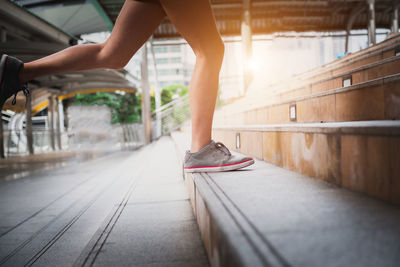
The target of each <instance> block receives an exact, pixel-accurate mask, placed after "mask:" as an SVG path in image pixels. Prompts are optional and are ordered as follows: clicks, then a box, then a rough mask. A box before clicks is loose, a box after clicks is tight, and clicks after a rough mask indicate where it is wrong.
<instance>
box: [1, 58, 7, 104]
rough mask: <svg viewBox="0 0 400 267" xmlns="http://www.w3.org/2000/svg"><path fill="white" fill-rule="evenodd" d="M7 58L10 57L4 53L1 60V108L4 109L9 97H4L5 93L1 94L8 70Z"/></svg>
mask: <svg viewBox="0 0 400 267" xmlns="http://www.w3.org/2000/svg"><path fill="white" fill-rule="evenodd" d="M7 58H8V56H7V55H2V57H1V60H0V110H2V109H3V105H4V103H5V102H6V100H7V99H2V98H3V95H2V94H1V89H2V88H3V79H4V73H5V71H6V63H7Z"/></svg>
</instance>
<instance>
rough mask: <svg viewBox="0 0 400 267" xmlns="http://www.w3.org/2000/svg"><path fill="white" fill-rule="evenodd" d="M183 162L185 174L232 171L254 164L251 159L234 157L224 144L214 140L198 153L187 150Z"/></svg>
mask: <svg viewBox="0 0 400 267" xmlns="http://www.w3.org/2000/svg"><path fill="white" fill-rule="evenodd" d="M183 161H184V163H183V168H184V170H185V172H220V171H232V170H237V169H240V168H244V167H247V166H249V165H251V164H253V163H254V160H253V158H251V157H240V156H236V155H232V154H231V152H230V151H229V149H228V148H227V147H226V146H225V145H224V144H223V143H221V142H214V140H211V141H210V142H209V143H208V144H207V145H205V146H204V147H203V148H202V149H201V150H199V151H197V152H194V153H191V152H190V151H189V150H187V151H186V153H185V158H184V160H183Z"/></svg>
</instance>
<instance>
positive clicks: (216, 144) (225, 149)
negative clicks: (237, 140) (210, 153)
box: [215, 142, 232, 156]
mask: <svg viewBox="0 0 400 267" xmlns="http://www.w3.org/2000/svg"><path fill="white" fill-rule="evenodd" d="M215 147H216V148H217V149H219V150H221V151H222V152H224V153H225V154H227V155H228V156H231V155H232V154H231V152H230V151H229V149H228V148H227V147H226V146H225V145H224V144H223V143H221V142H216V143H215Z"/></svg>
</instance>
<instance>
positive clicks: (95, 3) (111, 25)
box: [89, 0, 114, 32]
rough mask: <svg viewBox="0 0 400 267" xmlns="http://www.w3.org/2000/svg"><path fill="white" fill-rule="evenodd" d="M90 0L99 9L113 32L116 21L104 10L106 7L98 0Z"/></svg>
mask: <svg viewBox="0 0 400 267" xmlns="http://www.w3.org/2000/svg"><path fill="white" fill-rule="evenodd" d="M89 2H90V3H91V4H92V5H93V7H94V8H95V9H96V10H97V12H98V13H99V15H100V17H101V18H102V19H103V21H104V23H105V24H106V26H107V28H108V30H109V31H110V32H111V31H112V30H113V28H114V23H113V22H112V21H111V19H110V17H109V16H108V15H107V13H106V12H105V11H104V8H103V7H102V6H101V4H100V3H99V2H98V1H97V0H89Z"/></svg>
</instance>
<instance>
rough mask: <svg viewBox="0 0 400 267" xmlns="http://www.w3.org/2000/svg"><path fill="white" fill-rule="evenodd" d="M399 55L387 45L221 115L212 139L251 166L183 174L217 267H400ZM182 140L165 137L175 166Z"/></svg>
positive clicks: (184, 134) (184, 136)
mask: <svg viewBox="0 0 400 267" xmlns="http://www.w3.org/2000/svg"><path fill="white" fill-rule="evenodd" d="M399 47H400V37H399V36H397V37H394V38H391V39H388V40H386V41H385V42H382V43H380V44H378V45H376V46H373V47H370V48H368V49H365V50H363V51H360V52H358V53H355V54H352V55H349V56H346V57H344V58H342V59H339V60H336V61H335V62H332V63H330V64H327V65H325V66H322V67H320V68H317V69H315V70H312V71H309V72H307V73H303V74H301V75H298V76H296V77H294V78H293V79H291V80H290V81H285V82H282V83H279V84H274V85H269V86H266V88H263V89H262V90H260V91H253V92H249V93H248V95H246V96H245V97H244V98H242V99H238V100H236V101H235V102H233V103H230V104H227V105H225V106H222V107H220V108H219V109H218V110H217V111H216V113H215V115H214V127H213V139H214V140H217V141H222V142H224V144H225V145H227V146H228V148H229V149H230V150H231V151H232V152H233V153H243V154H247V155H251V156H253V157H255V158H256V164H255V165H253V166H251V167H249V168H245V169H242V170H239V171H233V172H222V173H197V174H196V173H195V174H184V179H185V183H186V187H187V190H188V193H189V196H190V199H191V205H192V208H193V211H194V213H195V216H196V219H197V223H198V225H199V228H200V232H201V236H202V239H203V242H204V245H205V248H206V251H207V254H208V257H209V261H210V263H211V265H212V266H252V267H253V266H398V263H399V262H400V253H399V251H400V228H399V227H398V225H399V223H400V208H399V207H398V206H396V205H393V204H400V167H399V166H400V164H399V163H400V120H399V119H400V100H399V99H400V55H399V51H400V49H399ZM187 130H188V129H187V127H186V128H185V127H184V128H182V130H181V131H180V132H174V133H173V134H172V138H173V139H174V140H175V143H176V146H177V151H178V153H180V157H181V158H182V157H183V153H184V151H185V149H187V148H188V147H189V144H190V140H189V136H190V135H189V131H187ZM312 178H314V179H312ZM348 189H350V190H348Z"/></svg>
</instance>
